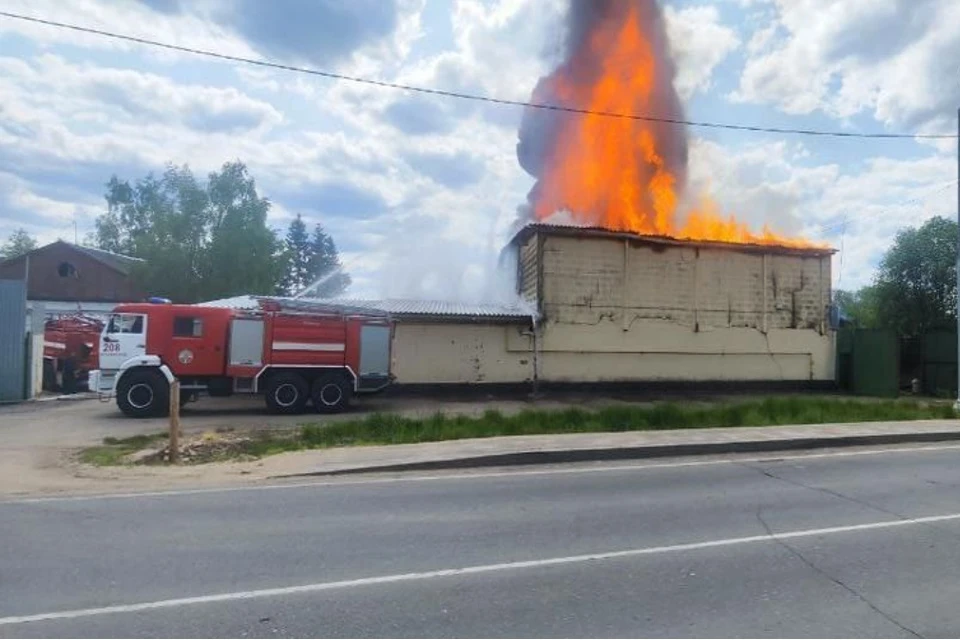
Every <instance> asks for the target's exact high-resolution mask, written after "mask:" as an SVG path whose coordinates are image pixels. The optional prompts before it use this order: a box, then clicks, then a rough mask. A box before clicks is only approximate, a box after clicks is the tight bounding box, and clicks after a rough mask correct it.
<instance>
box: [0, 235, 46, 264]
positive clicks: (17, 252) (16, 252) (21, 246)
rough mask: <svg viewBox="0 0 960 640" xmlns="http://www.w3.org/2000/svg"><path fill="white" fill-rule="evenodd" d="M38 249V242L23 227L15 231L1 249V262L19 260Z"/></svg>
mask: <svg viewBox="0 0 960 640" xmlns="http://www.w3.org/2000/svg"><path fill="white" fill-rule="evenodd" d="M36 248H37V241H36V240H34V239H33V237H32V236H31V235H30V234H29V233H27V230H26V229H24V228H23V227H20V228H19V229H16V230H14V232H13V233H11V234H10V236H9V237H8V238H7V241H6V243H5V244H4V245H3V246H2V247H0V260H7V259H9V258H17V257H19V256H22V255H23V254H25V253H29V252H31V251H33V250H34V249H36Z"/></svg>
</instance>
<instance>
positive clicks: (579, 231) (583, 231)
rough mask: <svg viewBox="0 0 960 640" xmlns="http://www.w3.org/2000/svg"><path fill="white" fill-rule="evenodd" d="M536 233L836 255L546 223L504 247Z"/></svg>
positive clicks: (814, 249)
mask: <svg viewBox="0 0 960 640" xmlns="http://www.w3.org/2000/svg"><path fill="white" fill-rule="evenodd" d="M535 233H542V234H545V235H554V236H567V237H577V238H617V239H627V240H631V241H633V242H638V243H643V244H650V245H660V246H675V247H683V246H694V247H702V248H714V249H728V250H733V251H745V252H749V253H767V254H771V253H776V254H780V255H804V256H830V255H833V254H834V253H836V250H835V249H833V248H831V247H825V246H818V245H810V246H784V245H778V244H769V243H752V242H729V241H725V240H690V239H685V238H674V237H670V236H664V235H649V234H638V233H634V232H631V231H615V230H612V229H605V228H603V227H587V226H576V225H557V224H545V223H531V224H528V225H526V226H525V227H523V228H521V229H520V230H519V231H517V233H516V234H515V235H514V236H513V238H512V239H511V240H510V242H509V243H507V246H513V245H520V244H523V243H524V242H526V241H527V239H528V238H529V237H530V236H532V235H533V234H535Z"/></svg>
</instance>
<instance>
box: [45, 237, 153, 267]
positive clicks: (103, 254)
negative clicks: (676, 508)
mask: <svg viewBox="0 0 960 640" xmlns="http://www.w3.org/2000/svg"><path fill="white" fill-rule="evenodd" d="M64 244H66V245H68V246H70V247H72V248H73V249H75V250H77V251H80V252H81V253H85V254H87V255H88V256H90V257H91V258H93V259H94V260H99V261H100V262H102V263H104V264H105V265H107V266H109V267H113V268H114V269H116V270H117V271H120V272H121V273H124V274H128V273H130V270H131V269H132V268H133V267H134V266H135V265H137V264H140V263H142V262H144V260H143V259H142V258H134V257H133V256H125V255H122V254H119V253H113V252H112V251H105V250H103V249H96V248H94V247H87V246H84V245H80V244H73V243H72V242H64Z"/></svg>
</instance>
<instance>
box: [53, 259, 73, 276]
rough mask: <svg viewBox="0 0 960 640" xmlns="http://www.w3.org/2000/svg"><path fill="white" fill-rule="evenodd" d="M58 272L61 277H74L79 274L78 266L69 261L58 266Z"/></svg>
mask: <svg viewBox="0 0 960 640" xmlns="http://www.w3.org/2000/svg"><path fill="white" fill-rule="evenodd" d="M57 274H58V275H59V276H60V277H61V278H73V277H74V276H76V275H77V268H76V267H75V266H73V265H72V264H70V263H69V262H61V263H60V264H59V265H58V266H57Z"/></svg>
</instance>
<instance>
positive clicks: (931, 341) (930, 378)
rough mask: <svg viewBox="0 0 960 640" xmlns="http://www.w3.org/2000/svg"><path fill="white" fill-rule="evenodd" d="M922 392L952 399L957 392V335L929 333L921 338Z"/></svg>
mask: <svg viewBox="0 0 960 640" xmlns="http://www.w3.org/2000/svg"><path fill="white" fill-rule="evenodd" d="M922 375H923V391H924V393H927V394H929V395H932V396H946V397H952V396H954V395H955V394H956V392H957V334H956V333H955V332H953V331H931V332H929V333H927V334H926V335H925V336H923V374H922Z"/></svg>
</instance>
